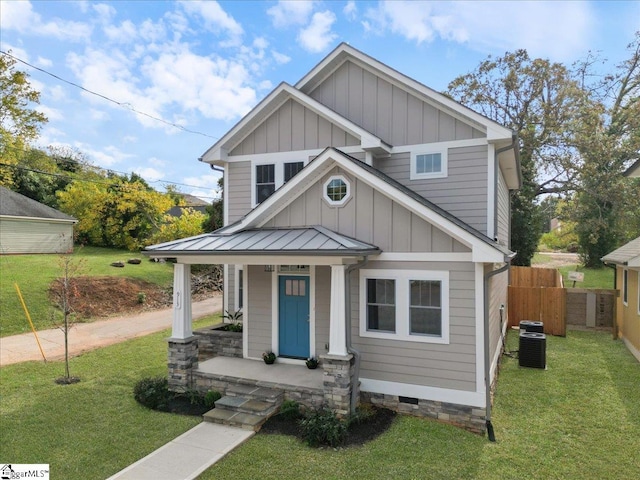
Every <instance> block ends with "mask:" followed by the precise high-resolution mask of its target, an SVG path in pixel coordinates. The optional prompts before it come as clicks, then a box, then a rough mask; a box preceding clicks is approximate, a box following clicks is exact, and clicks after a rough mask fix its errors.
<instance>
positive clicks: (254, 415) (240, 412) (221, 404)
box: [203, 385, 284, 432]
mask: <svg viewBox="0 0 640 480" xmlns="http://www.w3.org/2000/svg"><path fill="white" fill-rule="evenodd" d="M283 399H284V392H282V391H280V390H275V389H273V388H265V387H258V386H254V385H231V386H229V388H228V389H227V392H226V396H224V397H222V398H221V399H220V400H218V401H217V402H216V408H214V409H213V410H210V411H208V412H207V413H205V414H204V415H203V420H204V421H205V422H212V423H219V424H222V425H229V426H232V427H240V428H243V429H245V430H253V431H255V432H257V431H258V430H260V427H262V425H263V424H264V422H266V421H267V419H268V418H269V417H271V416H272V415H273V414H274V413H276V412H277V411H278V409H279V408H280V405H282V401H283Z"/></svg>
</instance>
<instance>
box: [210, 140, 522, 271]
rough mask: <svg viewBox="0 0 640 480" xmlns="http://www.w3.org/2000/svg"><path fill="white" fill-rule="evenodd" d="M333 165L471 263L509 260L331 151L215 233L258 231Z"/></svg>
mask: <svg viewBox="0 0 640 480" xmlns="http://www.w3.org/2000/svg"><path fill="white" fill-rule="evenodd" d="M336 164H338V165H339V166H340V167H341V168H343V169H344V170H345V171H347V172H349V173H351V174H352V175H354V176H355V177H357V178H359V179H361V180H362V181H364V182H365V183H368V184H369V185H372V186H373V187H374V188H377V189H378V190H379V191H380V192H381V193H383V194H384V195H386V196H388V197H389V198H391V199H393V200H394V201H395V202H398V203H399V204H400V205H403V206H404V207H405V208H407V209H408V210H410V211H412V212H414V213H415V214H416V215H418V216H419V217H421V218H423V219H424V220H426V221H427V222H429V223H431V224H432V225H435V226H436V227H437V228H439V229H441V230H442V231H444V232H445V233H447V234H448V235H450V236H451V237H453V238H455V239H456V240H458V241H459V242H461V243H463V244H464V245H467V246H468V247H470V248H471V250H472V258H473V260H474V261H477V262H503V261H505V260H506V259H507V258H508V257H511V255H512V252H511V251H509V250H508V249H507V248H505V247H503V246H502V245H500V244H498V243H497V242H495V241H493V240H491V239H490V238H489V237H487V236H486V235H484V234H483V233H481V232H479V231H478V230H476V229H475V228H473V227H471V226H469V225H467V224H466V223H464V222H463V221H462V220H460V219H459V218H457V217H455V216H454V215H451V214H450V213H449V212H447V211H446V210H444V209H442V208H441V207H439V206H437V205H436V204H434V203H432V202H430V201H429V200H427V199H426V198H424V197H422V196H421V195H419V194H417V193H416V192H414V191H413V190H411V189H409V188H407V187H405V186H404V185H402V184H401V183H399V182H397V181H396V180H394V179H392V178H391V177H389V176H387V175H385V174H384V173H382V172H380V171H379V170H377V169H375V168H373V167H371V166H370V165H367V164H366V163H364V162H362V161H360V160H358V159H356V158H353V157H351V156H349V155H347V154H345V153H343V152H341V151H340V150H338V149H336V148H331V147H330V148H327V149H325V150H324V151H323V152H322V153H321V154H320V155H318V157H316V158H315V159H313V160H312V161H311V162H309V164H308V165H307V166H305V167H304V168H303V169H302V170H301V171H300V172H299V173H298V174H297V175H296V176H294V177H293V178H292V179H291V180H289V182H287V183H285V184H284V185H283V186H282V187H280V188H279V189H278V190H276V192H275V193H274V194H272V195H271V196H270V197H269V198H267V199H266V200H265V201H264V202H262V203H261V204H260V205H258V206H257V207H256V208H254V209H253V210H251V211H250V212H249V213H248V214H247V215H245V216H244V217H243V218H242V219H240V220H239V221H237V222H235V223H233V224H231V225H228V226H226V227H223V228H221V229H219V230H217V231H216V233H234V232H239V231H243V230H247V229H255V228H260V227H261V226H263V225H264V224H265V223H266V222H268V221H269V220H270V219H271V218H273V217H274V216H275V215H276V214H277V213H278V212H280V211H282V210H283V209H284V208H285V207H286V206H287V205H289V204H290V203H291V202H292V201H293V200H295V198H297V197H298V196H299V195H300V194H302V192H304V191H305V190H306V188H307V187H308V186H309V185H311V184H312V183H314V182H315V181H317V179H318V178H320V177H321V176H323V175H324V174H325V173H327V172H328V171H329V170H330V169H331V168H333V167H334V166H335V165H336Z"/></svg>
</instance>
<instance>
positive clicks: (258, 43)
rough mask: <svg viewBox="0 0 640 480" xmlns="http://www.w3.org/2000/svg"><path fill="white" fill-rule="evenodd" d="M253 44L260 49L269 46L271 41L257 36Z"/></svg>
mask: <svg viewBox="0 0 640 480" xmlns="http://www.w3.org/2000/svg"><path fill="white" fill-rule="evenodd" d="M253 46H254V47H255V48H257V49H259V50H264V49H265V48H267V47H268V46H269V42H268V41H267V39H266V38H264V37H256V38H255V39H254V40H253Z"/></svg>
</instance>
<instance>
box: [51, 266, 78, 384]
mask: <svg viewBox="0 0 640 480" xmlns="http://www.w3.org/2000/svg"><path fill="white" fill-rule="evenodd" d="M58 265H59V267H60V270H61V273H62V276H61V277H58V278H56V279H55V280H54V281H53V283H52V285H51V288H50V292H51V297H52V299H53V303H54V305H55V306H56V307H57V308H58V309H59V310H60V311H61V313H62V321H61V322H59V323H58V325H57V326H58V328H60V330H62V333H63V334H64V376H63V377H60V378H58V379H56V383H60V384H65V385H67V384H70V383H77V382H79V381H80V379H79V378H78V377H72V376H71V373H70V370H69V332H70V330H71V328H72V327H73V326H74V324H75V303H76V299H77V298H78V292H77V291H76V288H75V286H74V279H75V278H77V277H78V276H79V275H80V274H81V273H82V270H83V268H84V264H83V262H82V261H77V260H76V259H74V258H73V255H72V254H66V255H61V256H60V259H59V262H58Z"/></svg>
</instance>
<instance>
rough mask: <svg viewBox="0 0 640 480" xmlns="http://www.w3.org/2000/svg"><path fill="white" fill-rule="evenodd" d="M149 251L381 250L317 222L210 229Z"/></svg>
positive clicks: (319, 252) (339, 253)
mask: <svg viewBox="0 0 640 480" xmlns="http://www.w3.org/2000/svg"><path fill="white" fill-rule="evenodd" d="M145 253H147V254H149V255H154V256H156V255H163V256H172V255H174V256H175V255H180V256H183V255H202V254H212V255H228V254H235V255H262V256H264V255H292V254H298V255H300V254H304V255H311V256H313V255H330V256H345V255H356V256H361V255H370V254H377V253H380V249H379V248H378V247H376V246H375V245H371V244H369V243H365V242H361V241H359V240H356V239H353V238H351V237H347V236H345V235H341V234H339V233H336V232H333V231H331V230H329V229H327V228H324V227H322V226H319V225H316V226H312V227H294V228H263V229H251V230H242V231H239V232H236V233H219V231H217V232H214V233H207V234H204V235H198V236H196V237H191V238H183V239H180V240H175V241H172V242H167V243H162V244H159V245H152V246H150V247H147V248H146V249H145Z"/></svg>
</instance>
